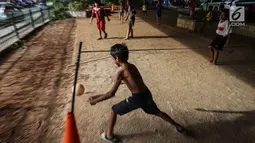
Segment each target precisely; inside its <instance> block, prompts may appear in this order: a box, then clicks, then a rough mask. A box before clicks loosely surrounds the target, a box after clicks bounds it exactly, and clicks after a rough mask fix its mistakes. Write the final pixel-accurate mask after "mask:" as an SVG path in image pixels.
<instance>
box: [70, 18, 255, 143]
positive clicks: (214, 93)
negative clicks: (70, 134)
mask: <svg viewBox="0 0 255 143" xmlns="http://www.w3.org/2000/svg"><path fill="white" fill-rule="evenodd" d="M111 18H112V19H111V22H109V23H107V28H106V30H107V31H108V34H109V38H108V39H105V40H101V41H97V40H96V38H98V33H97V29H96V26H95V23H94V24H92V25H89V20H84V19H80V20H78V21H77V32H76V40H77V42H78V41H83V42H84V43H85V44H84V47H83V50H109V48H110V46H112V45H113V44H115V43H121V42H125V43H126V44H127V46H128V47H129V49H151V48H152V49H161V48H166V49H168V50H164V51H160V50H155V51H142V52H131V53H130V62H131V63H134V64H135V65H137V67H138V69H139V70H140V72H141V74H142V76H143V78H144V81H145V83H146V84H147V85H148V87H149V88H150V90H151V92H152V94H153V97H154V99H155V101H156V103H157V104H158V106H159V108H160V109H161V110H162V111H165V112H166V113H168V114H169V115H170V116H172V117H173V118H174V119H175V120H176V121H177V122H179V123H180V124H182V125H184V126H186V127H187V128H188V129H189V130H191V131H192V132H193V134H194V136H193V137H191V138H190V137H184V136H182V135H180V134H177V133H176V131H175V130H174V128H173V127H172V126H171V125H168V124H167V123H166V122H164V121H162V120H161V119H158V118H157V117H154V116H150V115H147V114H145V113H143V111H142V110H136V111H134V112H131V113H129V114H127V115H124V116H121V117H118V121H117V125H116V129H115V133H116V134H117V135H118V136H119V137H120V138H121V139H122V141H123V142H124V143H145V142H146V143H163V142H165V143H169V142H176V143H181V142H187V143H190V142H206V143H208V142H253V141H254V140H255V137H254V133H255V124H254V119H255V97H254V95H255V89H254V87H253V85H252V84H249V82H245V80H242V78H239V76H236V75H235V74H234V73H233V72H231V71H228V70H225V67H224V66H213V65H210V64H209V62H208V59H209V56H205V55H204V54H201V53H208V49H207V48H206V43H208V40H205V39H204V38H200V37H198V36H192V35H189V37H190V38H191V40H189V39H186V41H188V42H189V43H195V42H197V46H198V45H199V46H200V47H201V48H204V49H201V48H200V51H201V50H202V51H203V52H201V53H200V52H197V51H195V50H192V48H194V47H190V46H188V45H187V44H183V43H182V42H180V41H182V40H183V41H185V39H181V38H182V37H183V38H187V37H188V34H187V35H185V34H183V33H180V32H174V31H172V32H171V34H170V35H168V34H166V33H165V32H162V31H161V30H159V29H158V28H155V27H153V26H152V25H150V24H149V23H147V22H145V21H143V20H142V19H140V18H137V20H136V24H135V28H134V30H135V36H136V38H134V39H131V40H129V41H124V40H122V39H123V38H124V36H125V34H126V28H127V23H124V24H120V23H119V21H118V20H117V16H116V15H114V16H113V17H111ZM166 28H167V27H166ZM166 30H167V29H166ZM166 30H165V31H166ZM180 39H181V40H180ZM77 42H76V43H77ZM184 43H187V42H184ZM203 46H204V47H203ZM182 48H186V49H182ZM173 49H175V50H173ZM194 49H195V48H194ZM239 52H240V51H239ZM227 53H228V52H227ZM235 53H238V50H235ZM225 54H226V53H224V54H223V55H225ZM108 55H109V53H83V54H82V58H81V59H82V61H87V60H89V59H98V58H102V57H106V56H108ZM223 55H222V57H224V56H223ZM228 57H231V56H229V55H228ZM231 58H232V60H233V58H234V57H231ZM220 60H222V59H221V58H220ZM228 60H229V61H231V59H228ZM250 69H253V67H250ZM118 70H119V69H118V68H117V67H116V66H115V65H114V63H113V61H112V59H111V58H107V59H103V60H97V61H93V62H88V63H84V64H82V65H81V69H80V77H81V78H80V79H79V82H81V83H83V84H84V85H85V88H86V91H87V93H86V94H85V95H83V96H81V97H79V98H77V102H76V103H77V104H76V108H75V112H76V119H77V124H78V128H79V134H80V138H81V141H82V142H83V143H87V142H89V143H98V142H99V141H100V139H99V135H100V134H99V133H100V131H101V130H104V129H106V125H107V122H108V117H109V112H110V110H111V107H112V105H114V104H115V103H118V102H119V101H121V100H123V99H125V98H126V97H128V96H130V92H129V91H128V89H127V88H126V86H125V85H121V87H120V88H119V90H118V92H117V94H116V97H114V98H112V99H110V100H107V101H104V102H102V103H99V104H97V105H95V106H90V105H89V104H88V103H87V102H86V101H87V98H88V96H90V95H95V94H100V93H105V92H107V91H108V90H109V89H110V88H111V87H112V85H113V83H114V79H115V75H116V73H117V71H118ZM253 76H254V74H253ZM253 76H252V77H253Z"/></svg>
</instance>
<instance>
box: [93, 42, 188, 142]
mask: <svg viewBox="0 0 255 143" xmlns="http://www.w3.org/2000/svg"><path fill="white" fill-rule="evenodd" d="M111 55H112V57H113V61H114V62H115V64H116V65H117V66H118V67H121V70H120V71H119V72H118V74H117V79H116V80H115V83H114V85H113V87H112V89H111V90H110V91H109V92H107V93H106V94H102V95H96V96H92V97H90V98H89V102H90V104H91V105H96V104H97V103H99V102H101V101H104V100H107V99H109V98H112V97H114V96H115V93H116V92H117V90H118V87H119V86H120V84H121V82H122V81H123V82H124V83H125V84H126V85H127V87H128V88H129V90H130V92H131V94H132V95H131V96H130V97H128V98H127V99H124V100H123V101H121V102H120V103H118V104H115V105H113V106H112V110H111V116H110V120H109V124H108V128H107V131H106V132H103V133H102V134H101V139H103V140H104V141H107V142H110V143H114V142H116V140H117V139H116V137H115V136H114V133H113V131H114V126H115V123H116V120H117V115H124V114H127V113H129V112H131V111H132V110H135V109H139V108H141V109H142V110H143V111H144V112H145V113H147V114H151V115H155V116H157V117H160V118H161V119H163V120H165V121H167V122H168V123H170V124H172V125H173V126H174V127H175V128H176V131H178V132H179V133H183V134H184V133H187V132H186V129H185V128H184V127H182V126H181V125H179V124H178V123H176V122H175V121H174V120H173V119H172V118H171V117H169V116H168V115H167V114H166V113H164V112H162V111H161V110H160V109H159V108H158V107H157V105H156V103H155V102H154V101H153V97H152V95H151V92H150V90H149V89H148V87H147V86H146V85H145V83H144V81H143V79H142V76H141V74H140V73H139V71H138V69H137V68H136V66H135V65H133V64H131V63H129V62H128V57H129V51H128V48H127V46H126V45H124V44H115V45H114V46H112V47H111Z"/></svg>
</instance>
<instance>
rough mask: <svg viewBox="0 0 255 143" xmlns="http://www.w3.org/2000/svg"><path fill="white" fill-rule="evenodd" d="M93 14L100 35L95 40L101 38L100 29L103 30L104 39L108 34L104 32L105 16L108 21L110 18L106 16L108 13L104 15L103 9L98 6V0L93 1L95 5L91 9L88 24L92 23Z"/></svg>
mask: <svg viewBox="0 0 255 143" xmlns="http://www.w3.org/2000/svg"><path fill="white" fill-rule="evenodd" d="M94 15H96V21H97V28H98V31H99V36H100V37H99V38H98V39H97V40H101V39H102V34H101V33H102V31H103V32H104V38H105V39H106V38H107V36H108V34H107V33H106V32H105V16H106V17H107V19H108V21H110V18H109V17H108V15H106V12H105V10H104V9H103V8H101V7H100V3H99V2H98V1H96V2H95V7H94V8H93V9H92V15H91V19H90V24H91V23H92V20H93V18H94Z"/></svg>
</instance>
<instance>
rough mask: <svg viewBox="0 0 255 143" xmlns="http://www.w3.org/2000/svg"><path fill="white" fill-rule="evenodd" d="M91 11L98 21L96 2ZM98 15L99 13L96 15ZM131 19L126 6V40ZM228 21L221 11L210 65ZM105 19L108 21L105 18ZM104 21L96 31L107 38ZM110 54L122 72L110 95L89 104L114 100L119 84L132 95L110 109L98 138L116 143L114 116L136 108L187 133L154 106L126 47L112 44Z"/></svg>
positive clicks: (224, 36) (224, 37) (130, 10)
mask: <svg viewBox="0 0 255 143" xmlns="http://www.w3.org/2000/svg"><path fill="white" fill-rule="evenodd" d="M93 12H95V14H96V15H97V19H98V18H100V16H102V15H101V10H99V7H98V3H96V8H94V9H93ZM97 12H98V13H99V14H97ZM157 14H158V15H159V16H160V15H161V9H159V10H157ZM107 18H108V17H107ZM134 18H135V11H134V10H133V8H132V7H131V6H130V5H129V6H128V13H127V18H126V19H129V23H128V25H129V30H128V33H127V37H126V38H129V35H131V37H132V36H133V30H132V27H133V26H134ZM207 18H208V17H207ZM227 18H228V15H227V12H226V11H222V12H221V15H220V21H219V24H218V26H217V30H216V33H217V35H216V37H215V38H214V39H213V41H212V43H211V44H210V46H209V47H208V48H210V51H211V56H212V60H211V62H212V63H214V64H216V63H217V59H218V54H219V50H222V48H223V46H224V44H225V43H226V41H227V37H228V34H229V33H230V31H231V27H230V25H229V21H228V20H227ZM91 19H92V18H91ZM108 20H110V19H109V18H108ZM104 22H105V20H101V21H100V19H99V20H97V24H98V28H99V29H101V30H102V31H103V32H104V34H105V38H107V33H106V32H105V30H104V26H103V24H104ZM100 38H102V37H101V32H100ZM110 54H111V56H112V59H113V61H114V63H115V64H116V65H117V66H118V67H121V70H120V71H119V72H118V74H117V78H116V80H115V83H114V85H113V87H112V89H111V90H110V91H109V92H107V93H105V94H100V95H96V96H92V97H90V98H89V100H88V102H89V103H90V104H91V105H96V104H98V103H99V102H102V101H104V100H107V99H110V98H112V97H114V96H115V94H116V92H117V90H118V88H119V86H120V84H121V83H122V82H124V83H125V84H126V85H127V87H128V89H129V90H130V92H131V96H130V97H128V98H127V99H124V100H123V101H121V102H119V103H118V104H115V105H113V106H112V109H111V113H110V119H109V124H108V127H107V130H106V131H104V132H103V133H102V134H101V139H102V140H104V141H107V142H109V143H114V142H116V141H117V139H116V136H114V126H115V124H116V120H117V115H120V116H122V115H124V114H127V113H129V112H131V111H133V110H136V109H142V110H143V111H144V112H145V113H147V114H151V115H155V116H157V117H159V118H161V119H163V120H165V121H167V122H168V123H170V124H172V125H173V126H174V127H175V128H176V131H177V132H179V133H182V134H187V133H188V132H187V130H186V129H185V128H184V127H183V126H181V125H180V124H178V123H177V122H175V121H174V120H173V119H172V118H171V117H170V116H169V115H168V114H166V113H164V112H162V111H161V110H160V109H159V108H158V106H157V104H156V103H155V102H154V100H153V97H152V94H151V92H150V90H149V88H148V87H147V86H146V84H145V83H144V81H143V79H142V76H141V74H140V72H139V70H138V69H137V67H136V66H135V65H134V64H131V63H129V62H128V58H129V51H128V48H127V46H126V45H124V44H115V45H113V46H112V47H111V49H110Z"/></svg>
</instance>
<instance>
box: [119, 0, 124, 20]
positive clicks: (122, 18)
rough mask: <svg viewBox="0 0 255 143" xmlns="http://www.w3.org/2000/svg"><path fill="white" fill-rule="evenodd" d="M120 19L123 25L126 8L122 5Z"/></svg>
mask: <svg viewBox="0 0 255 143" xmlns="http://www.w3.org/2000/svg"><path fill="white" fill-rule="evenodd" d="M119 17H120V22H121V23H123V20H124V7H123V4H122V3H121V4H120V6H119Z"/></svg>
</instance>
